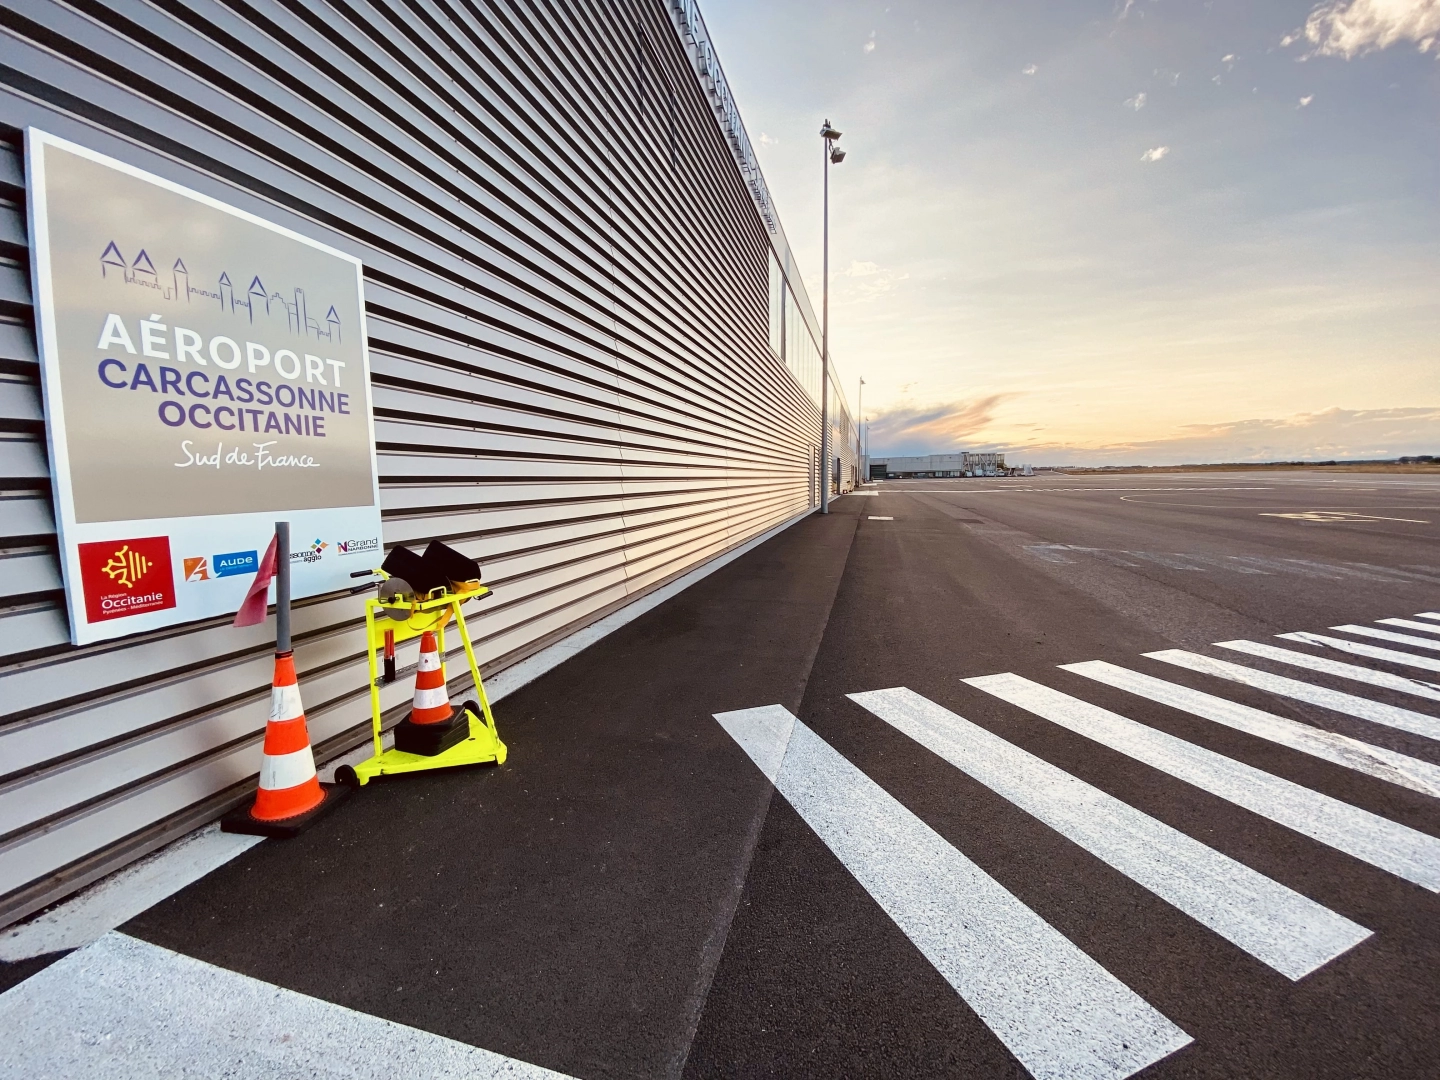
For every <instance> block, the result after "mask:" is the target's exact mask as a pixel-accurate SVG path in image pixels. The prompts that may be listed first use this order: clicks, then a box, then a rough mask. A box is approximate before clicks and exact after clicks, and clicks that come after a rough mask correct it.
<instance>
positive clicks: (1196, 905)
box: [848, 687, 1371, 981]
mask: <svg viewBox="0 0 1440 1080" xmlns="http://www.w3.org/2000/svg"><path fill="white" fill-rule="evenodd" d="M848 696H849V698H850V700H851V701H854V702H856V703H857V704H858V705H860V706H862V707H863V708H866V709H868V710H870V712H872V713H874V714H875V715H876V716H878V717H880V719H882V720H884V721H885V722H886V723H887V724H890V725H891V726H892V727H894V728H896V729H897V730H899V731H901V732H903V733H904V734H905V735H908V736H909V737H910V738H912V739H914V740H915V741H916V742H918V743H919V744H920V745H921V746H924V747H925V748H926V749H927V750H929V751H931V752H932V753H934V754H936V755H938V756H939V757H941V758H943V759H944V760H946V761H948V762H949V763H950V764H951V765H953V766H955V768H957V769H959V770H960V771H961V772H963V773H965V774H966V775H968V776H970V777H973V778H974V779H975V780H978V781H979V782H980V783H982V784H984V785H985V786H986V787H988V788H989V789H990V790H991V791H994V792H995V793H996V794H997V795H1000V796H1002V797H1004V798H1006V799H1008V800H1009V801H1010V802H1012V803H1014V804H1015V805H1016V806H1018V807H1019V808H1020V809H1021V810H1024V811H1025V812H1026V813H1028V814H1030V815H1032V816H1033V817H1036V818H1038V819H1039V820H1040V821H1042V822H1044V823H1045V824H1046V825H1048V826H1050V828H1052V829H1054V830H1055V831H1056V832H1058V833H1059V834H1060V835H1061V836H1063V837H1065V838H1066V839H1067V840H1070V841H1071V842H1072V843H1074V844H1077V845H1079V846H1080V847H1082V848H1084V849H1085V850H1086V851H1088V852H1089V853H1090V854H1092V855H1094V856H1095V857H1096V858H1098V859H1100V860H1101V861H1102V862H1105V863H1107V864H1109V865H1110V866H1112V867H1114V868H1115V869H1116V870H1118V871H1120V873H1122V874H1124V875H1125V876H1126V877H1128V878H1130V879H1131V880H1132V881H1134V882H1136V883H1137V884H1139V885H1142V886H1144V887H1145V888H1147V889H1149V890H1150V891H1151V892H1153V893H1154V894H1155V895H1156V896H1158V897H1160V899H1162V900H1165V901H1166V902H1168V903H1170V904H1171V905H1173V906H1174V907H1176V908H1178V909H1179V910H1181V911H1183V912H1184V913H1185V914H1186V915H1189V916H1190V917H1191V918H1192V919H1195V920H1196V921H1197V922H1199V923H1201V924H1203V925H1205V926H1208V927H1209V928H1210V929H1211V930H1213V931H1215V933H1217V934H1219V935H1220V936H1221V937H1223V938H1225V939H1226V940H1228V941H1230V942H1232V943H1234V944H1235V945H1237V946H1239V947H1240V948H1241V949H1244V950H1245V951H1246V952H1247V953H1249V954H1250V955H1251V956H1253V957H1255V958H1256V959H1257V960H1260V961H1261V962H1262V963H1265V964H1268V965H1270V967H1272V968H1274V969H1275V970H1276V971H1278V972H1280V974H1282V975H1284V976H1285V977H1286V978H1288V979H1291V980H1292V981H1293V980H1298V979H1301V978H1303V977H1304V976H1306V975H1308V974H1310V972H1312V971H1314V970H1315V969H1316V968H1318V967H1320V966H1321V965H1323V964H1326V963H1328V962H1329V961H1331V960H1333V959H1334V958H1335V957H1337V956H1339V955H1340V954H1341V953H1343V952H1345V951H1346V950H1348V949H1350V948H1353V947H1354V946H1355V945H1357V944H1359V943H1360V942H1361V941H1364V940H1365V939H1366V938H1367V937H1369V936H1370V934H1371V931H1369V930H1367V929H1365V928H1364V927H1363V926H1359V925H1357V924H1356V923H1353V922H1351V921H1350V920H1349V919H1347V918H1345V917H1344V916H1342V915H1338V914H1336V913H1335V912H1333V911H1331V910H1330V909H1329V908H1326V907H1324V906H1322V905H1320V904H1318V903H1316V902H1315V901H1313V900H1311V899H1309V898H1308V897H1305V896H1302V895H1301V894H1300V893H1298V892H1295V891H1294V890H1293V889H1290V888H1288V887H1286V886H1284V885H1282V884H1280V883H1279V882H1278V881H1273V880H1271V879H1270V878H1268V877H1266V876H1265V875H1264V874H1261V873H1259V872H1258V871H1255V870H1252V869H1251V868H1250V867H1248V866H1245V865H1244V864H1243V863H1239V862H1236V861H1235V860H1234V859H1231V858H1230V857H1229V856H1227V855H1222V854H1221V853H1220V852H1218V851H1216V850H1215V849H1214V848H1211V847H1207V846H1206V845H1205V844H1202V843H1201V842H1200V841H1198V840H1195V839H1192V838H1191V837H1189V836H1186V835H1185V834H1184V833H1182V832H1180V831H1178V830H1177V829H1173V828H1171V827H1170V826H1169V825H1166V824H1165V823H1164V822H1161V821H1157V820H1156V819H1155V818H1153V817H1151V816H1150V815H1149V814H1146V813H1143V812H1141V811H1140V810H1137V809H1135V808H1134V807H1133V806H1130V805H1129V804H1128V803H1124V802H1121V801H1120V800H1119V799H1117V798H1115V797H1114V796H1112V795H1109V794H1107V793H1106V792H1104V791H1101V790H1100V789H1099V788H1097V787H1092V786H1091V785H1090V784H1087V783H1085V781H1083V780H1081V779H1079V778H1078V777H1074V776H1071V775H1070V774H1069V773H1067V772H1065V771H1064V770H1063V769H1059V768H1057V767H1056V766H1054V765H1052V764H1050V763H1049V762H1048V761H1045V760H1044V759H1042V758H1038V757H1036V756H1035V755H1034V754H1031V753H1029V752H1027V751H1025V750H1022V749H1020V747H1018V746H1015V745H1013V744H1012V743H1009V742H1007V741H1005V740H1004V739H1002V738H1000V736H998V735H995V734H994V733H992V732H990V731H987V730H985V729H984V728H982V727H980V726H979V725H978V724H974V723H971V722H970V721H969V720H966V719H964V718H963V717H961V716H957V715H956V714H955V713H953V712H951V711H950V710H948V709H946V708H943V707H942V706H940V705H937V704H935V703H934V702H933V701H929V700H927V699H926V698H923V697H921V696H920V695H919V694H917V693H915V692H914V691H912V690H908V689H905V688H904V687H900V688H896V689H893V690H874V691H871V692H869V693H863V694H850V695H848Z"/></svg>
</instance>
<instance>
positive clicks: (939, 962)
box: [715, 705, 1191, 1080]
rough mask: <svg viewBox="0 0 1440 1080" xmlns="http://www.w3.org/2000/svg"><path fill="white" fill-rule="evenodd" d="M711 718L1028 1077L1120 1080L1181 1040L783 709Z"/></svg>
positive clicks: (1172, 1028)
mask: <svg viewBox="0 0 1440 1080" xmlns="http://www.w3.org/2000/svg"><path fill="white" fill-rule="evenodd" d="M715 719H716V720H718V721H719V722H720V724H721V726H722V727H724V728H725V730H726V731H727V732H729V733H730V735H731V737H732V738H734V739H735V741H736V742H737V743H739V744H740V746H741V747H742V748H743V749H744V750H745V752H746V753H747V754H748V755H749V756H750V758H751V760H752V761H754V762H755V764H756V765H757V766H759V768H760V770H761V771H762V772H763V773H764V774H765V775H766V776H767V777H769V778H770V780H771V782H772V783H774V785H775V787H776V790H778V791H779V792H780V793H781V794H782V795H783V796H784V797H785V798H786V799H787V800H788V801H789V802H790V804H791V805H792V806H793V807H794V808H795V810H796V811H797V812H798V813H799V814H800V816H801V817H802V818H803V819H804V821H805V823H806V824H807V825H809V826H810V828H811V829H813V830H814V831H815V833H816V835H818V836H819V837H820V839H821V840H822V841H823V842H824V843H825V846H826V847H828V848H829V849H830V850H831V851H832V852H834V853H835V855H836V856H837V857H838V858H839V859H840V861H841V862H842V863H843V864H844V865H845V868H846V869H847V870H848V871H849V872H850V873H851V874H853V875H854V876H855V878H856V879H857V880H858V881H859V882H860V884H861V885H863V886H864V887H865V890H866V891H867V892H868V893H869V894H870V895H871V896H872V897H873V898H874V899H875V901H876V903H878V904H879V905H880V907H881V908H882V909H883V910H884V911H885V913H886V914H887V915H888V916H889V917H890V918H891V919H893V920H894V921H895V923H896V925H898V926H899V927H900V929H901V930H902V931H903V932H904V933H905V935H906V937H908V938H909V939H910V940H911V941H912V942H914V944H915V946H916V947H917V948H918V949H919V950H920V951H921V953H923V954H924V956H925V958H926V959H927V960H929V961H930V963H931V964H933V965H934V966H935V968H936V970H937V971H939V972H940V974H941V975H942V976H944V978H945V979H946V981H947V982H949V983H950V985H951V986H953V987H954V988H955V990H956V992H957V993H959V995H960V996H961V998H963V999H964V1001H965V1002H966V1004H968V1005H969V1006H970V1008H972V1009H974V1010H975V1012H976V1014H977V1015H978V1016H979V1017H980V1019H981V1020H982V1021H984V1023H985V1024H986V1026H987V1027H989V1028H990V1030H991V1031H993V1032H994V1033H995V1034H996V1036H998V1037H999V1039H1000V1040H1001V1042H1003V1043H1004V1044H1005V1046H1006V1047H1007V1048H1008V1049H1009V1050H1010V1052H1011V1053H1012V1054H1014V1055H1015V1057H1016V1058H1017V1059H1019V1061H1020V1063H1021V1064H1022V1065H1024V1066H1025V1068H1026V1069H1027V1070H1029V1072H1030V1073H1031V1075H1032V1076H1035V1077H1036V1078H1037V1080H1121V1078H1123V1077H1127V1076H1130V1075H1132V1074H1133V1073H1136V1072H1138V1071H1140V1070H1141V1069H1143V1068H1145V1067H1146V1066H1148V1065H1150V1064H1152V1063H1154V1062H1156V1061H1158V1060H1160V1059H1161V1058H1163V1057H1166V1056H1168V1055H1169V1054H1171V1053H1174V1052H1175V1051H1176V1050H1178V1049H1180V1048H1181V1047H1182V1046H1185V1045H1186V1044H1188V1043H1189V1042H1190V1041H1191V1039H1190V1036H1188V1035H1186V1034H1185V1032H1183V1031H1181V1030H1180V1028H1178V1027H1176V1026H1175V1025H1174V1024H1173V1023H1171V1022H1170V1021H1169V1020H1167V1019H1166V1018H1165V1017H1164V1016H1162V1015H1161V1014H1160V1013H1159V1012H1158V1011H1156V1010H1155V1009H1154V1008H1153V1007H1152V1006H1150V1005H1149V1004H1148V1003H1146V1002H1145V1001H1144V1000H1143V999H1142V998H1141V997H1139V995H1137V994H1136V993H1135V992H1134V991H1133V990H1131V989H1130V988H1129V987H1127V986H1125V984H1124V983H1122V982H1120V981H1119V980H1118V979H1116V978H1115V976H1113V975H1111V974H1110V973H1109V972H1108V971H1106V970H1105V969H1104V968H1103V967H1101V966H1100V965H1099V964H1097V963H1096V962H1095V961H1094V960H1092V959H1091V958H1090V957H1089V956H1088V955H1086V954H1085V953H1084V952H1082V951H1081V950H1080V949H1078V948H1076V946H1075V945H1074V944H1072V943H1071V942H1070V941H1069V940H1068V939H1067V938H1065V937H1064V936H1063V935H1062V934H1060V933H1059V931H1057V930H1056V929H1055V928H1054V927H1052V926H1051V925H1050V924H1049V923H1047V922H1045V920H1043V919H1041V918H1040V916H1038V915H1036V914H1035V913H1034V912H1033V911H1031V910H1030V909H1029V908H1028V907H1026V906H1025V905H1024V904H1022V903H1021V902H1020V901H1019V900H1018V899H1016V898H1015V896H1014V895H1012V894H1011V893H1010V892H1009V891H1008V890H1006V889H1005V888H1004V887H1003V886H1001V885H1000V884H999V882H997V881H996V880H995V879H994V878H992V877H990V875H988V874H987V873H985V871H983V870H982V869H980V867H978V866H976V865H975V864H974V863H973V862H971V861H970V860H969V859H968V858H966V857H965V856H964V855H963V854H961V853H960V852H959V851H957V850H956V849H955V848H954V847H952V846H951V845H950V844H949V843H947V842H946V841H945V839H944V838H942V837H941V836H940V835H939V834H938V833H936V832H935V831H934V830H933V829H931V828H930V827H929V826H928V825H926V824H925V823H924V822H923V821H921V820H920V819H919V818H917V817H916V816H915V815H914V814H912V813H911V812H910V811H909V810H907V809H906V808H905V807H904V806H902V805H901V804H900V803H899V802H898V801H897V800H896V799H895V798H894V797H893V796H891V795H890V794H888V793H887V792H886V791H885V790H884V789H883V788H881V787H880V785H878V784H876V783H875V781H873V780H871V779H870V778H869V777H868V776H866V775H865V774H864V773H863V772H861V771H860V770H859V769H857V768H856V767H855V766H854V765H852V764H851V763H850V762H849V761H848V760H847V759H846V758H845V757H843V756H842V755H841V754H840V753H839V752H838V751H836V750H834V749H833V748H831V747H830V746H829V745H828V744H827V743H825V741H824V740H822V739H821V738H820V737H819V736H818V735H816V734H815V733H814V732H812V731H811V730H810V729H809V728H808V727H806V726H805V725H804V724H803V723H801V722H800V721H799V720H797V719H796V718H795V717H794V716H793V715H791V714H790V713H789V712H788V711H787V710H786V709H784V708H783V707H781V706H779V705H770V706H766V707H764V708H759V709H744V710H741V711H738V712H729V713H718V714H716V716H715Z"/></svg>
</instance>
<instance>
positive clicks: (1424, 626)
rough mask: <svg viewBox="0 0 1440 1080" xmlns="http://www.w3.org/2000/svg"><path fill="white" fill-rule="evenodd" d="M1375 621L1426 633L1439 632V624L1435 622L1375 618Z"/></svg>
mask: <svg viewBox="0 0 1440 1080" xmlns="http://www.w3.org/2000/svg"><path fill="white" fill-rule="evenodd" d="M1375 621H1376V622H1378V623H1380V624H1382V625H1384V626H1398V627H1400V629H1402V630H1419V631H1421V632H1423V633H1426V634H1440V626H1437V625H1436V624H1435V623H1423V622H1416V621H1415V620H1414V619H1376V620H1375Z"/></svg>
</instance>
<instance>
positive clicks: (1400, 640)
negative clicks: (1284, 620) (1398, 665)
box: [1330, 623, 1440, 652]
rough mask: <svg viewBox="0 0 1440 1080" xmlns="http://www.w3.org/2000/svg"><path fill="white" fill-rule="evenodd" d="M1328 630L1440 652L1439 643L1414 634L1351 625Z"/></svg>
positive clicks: (1333, 627)
mask: <svg viewBox="0 0 1440 1080" xmlns="http://www.w3.org/2000/svg"><path fill="white" fill-rule="evenodd" d="M1330 629H1331V630H1339V631H1340V632H1341V633H1343V634H1358V635H1359V636H1360V637H1371V638H1378V639H1379V640H1381V641H1394V642H1396V643H1397V644H1400V645H1414V646H1415V647H1416V648H1417V649H1434V650H1436V651H1437V652H1440V641H1431V640H1430V639H1429V638H1423V637H1416V636H1415V635H1414V634H1397V633H1394V632H1393V631H1390V630H1376V629H1375V628H1374V627H1373V626H1356V625H1354V624H1353V623H1351V624H1347V625H1345V626H1332V627H1330Z"/></svg>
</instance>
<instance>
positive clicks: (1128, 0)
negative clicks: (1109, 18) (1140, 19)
mask: <svg viewBox="0 0 1440 1080" xmlns="http://www.w3.org/2000/svg"><path fill="white" fill-rule="evenodd" d="M1124 5H1125V6H1124V7H1120V4H1118V3H1117V4H1116V5H1115V6H1116V7H1119V8H1120V15H1119V17H1120V18H1121V19H1124V18H1126V17H1127V16H1129V14H1130V9H1131V8H1132V7H1134V6H1135V0H1124ZM1140 14H1142V15H1143V14H1145V13H1144V12H1143V11H1142V12H1141V13H1140Z"/></svg>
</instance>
